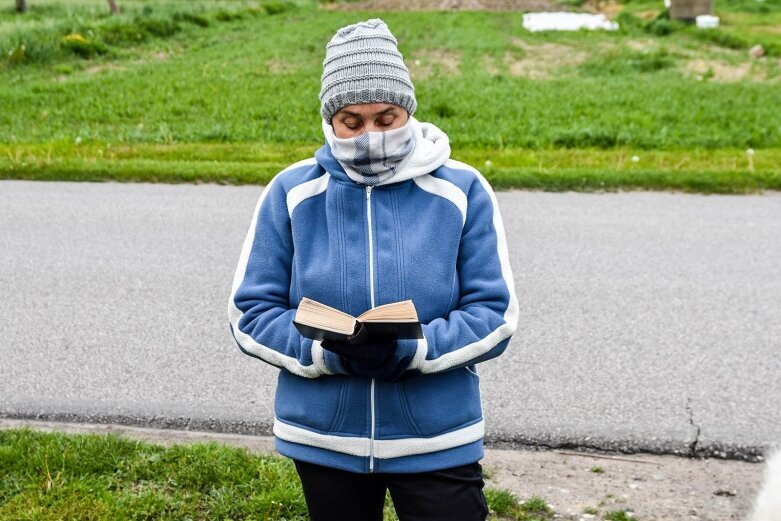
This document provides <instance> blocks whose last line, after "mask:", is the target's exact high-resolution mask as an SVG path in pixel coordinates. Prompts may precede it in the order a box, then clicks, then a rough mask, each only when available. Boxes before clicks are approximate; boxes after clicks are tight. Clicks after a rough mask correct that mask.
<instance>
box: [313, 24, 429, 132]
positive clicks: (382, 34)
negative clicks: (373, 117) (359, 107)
mask: <svg viewBox="0 0 781 521" xmlns="http://www.w3.org/2000/svg"><path fill="white" fill-rule="evenodd" d="M397 43H398V42H397V41H396V38H394V37H393V35H392V34H391V32H390V30H389V29H388V26H387V25H385V22H383V21H382V20H380V19H379V18H372V19H371V20H366V21H365V22H358V23H356V24H353V25H348V26H347V27H342V28H341V29H339V30H338V31H337V32H336V34H335V35H334V37H333V38H331V41H330V42H328V45H327V46H326V50H325V60H323V75H322V77H321V78H320V81H321V83H322V88H321V90H320V114H322V116H323V119H324V120H326V121H327V122H328V123H330V122H331V118H332V117H333V115H334V114H336V113H337V112H339V109H341V108H342V107H344V106H345V105H353V104H357V103H390V104H393V105H399V106H401V107H404V108H405V109H407V112H408V113H409V115H410V116H411V115H412V114H413V113H414V112H415V109H416V108H417V101H416V100H415V87H414V86H413V85H412V81H411V80H410V77H409V71H408V70H407V67H406V65H404V59H403V57H402V55H401V53H400V52H399V50H398V48H397V47H396V45H397Z"/></svg>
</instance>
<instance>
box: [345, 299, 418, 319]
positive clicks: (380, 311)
mask: <svg viewBox="0 0 781 521" xmlns="http://www.w3.org/2000/svg"><path fill="white" fill-rule="evenodd" d="M358 320H359V321H361V322H417V321H418V312H417V311H416V310H415V304H413V302H412V301H411V300H403V301H401V302H393V303H391V304H383V305H382V306H377V307H376V308H372V309H370V310H369V311H367V312H365V313H363V314H361V315H360V316H359V317H358Z"/></svg>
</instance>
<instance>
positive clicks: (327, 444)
mask: <svg viewBox="0 0 781 521" xmlns="http://www.w3.org/2000/svg"><path fill="white" fill-rule="evenodd" d="M273 431H274V435H275V436H276V437H277V438H280V439H282V440H285V441H289V442H292V443H296V444H300V445H308V446H312V447H321V448H324V449H328V450H330V451H334V452H340V453H343V454H349V455H351V456H360V457H369V455H370V454H373V456H374V457H375V458H378V459H391V458H400V457H405V456H414V455H418V454H429V453H432V452H438V451H442V450H447V449H451V448H453V447H458V446H461V445H466V444H468V443H472V442H475V441H477V440H482V439H483V436H485V420H483V419H481V420H479V421H478V422H476V423H472V424H470V425H467V426H466V427H462V428H460V429H457V430H453V431H450V432H446V433H444V434H439V435H437V436H431V437H414V438H399V439H376V438H375V439H374V440H373V441H372V439H371V438H369V437H362V436H337V435H334V434H322V433H319V432H314V431H310V430H307V429H304V428H303V427H297V426H294V425H291V424H289V423H285V422H283V421H281V420H279V418H274V428H273ZM372 449H373V450H372Z"/></svg>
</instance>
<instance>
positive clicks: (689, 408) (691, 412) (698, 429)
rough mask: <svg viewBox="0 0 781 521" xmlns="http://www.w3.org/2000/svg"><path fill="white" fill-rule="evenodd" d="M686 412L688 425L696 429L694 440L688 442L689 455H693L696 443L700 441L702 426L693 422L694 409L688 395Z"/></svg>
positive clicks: (694, 454) (695, 450)
mask: <svg viewBox="0 0 781 521" xmlns="http://www.w3.org/2000/svg"><path fill="white" fill-rule="evenodd" d="M686 412H688V413H689V425H691V426H692V427H694V428H695V429H696V432H695V433H694V440H692V442H691V443H690V444H689V456H691V457H694V456H696V455H697V445H698V444H699V443H700V433H701V432H702V427H700V426H699V425H697V424H696V423H694V409H693V408H692V400H691V398H690V397H688V396H687V397H686Z"/></svg>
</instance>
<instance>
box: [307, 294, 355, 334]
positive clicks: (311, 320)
mask: <svg viewBox="0 0 781 521" xmlns="http://www.w3.org/2000/svg"><path fill="white" fill-rule="evenodd" d="M295 320H296V322H299V323H301V324H306V325H309V326H312V327H316V328H319V329H327V330H330V331H334V332H338V333H344V334H346V335H350V334H352V333H353V331H354V330H355V317H353V316H352V315H348V314H347V313H344V312H342V311H339V310H338V309H336V308H332V307H331V306H326V305H325V304H322V303H320V302H317V301H316V300H312V299H309V298H306V297H304V298H303V299H302V300H301V303H300V304H299V305H298V311H296V318H295Z"/></svg>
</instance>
